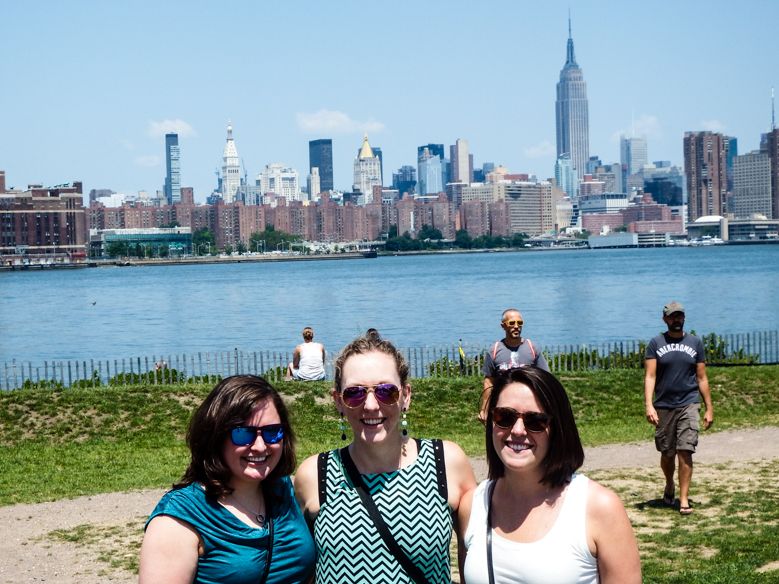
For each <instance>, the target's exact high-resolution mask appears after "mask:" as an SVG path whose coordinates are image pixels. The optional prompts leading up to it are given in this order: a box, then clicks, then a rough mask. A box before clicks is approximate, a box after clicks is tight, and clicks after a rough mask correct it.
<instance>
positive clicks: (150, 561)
mask: <svg viewBox="0 0 779 584" xmlns="http://www.w3.org/2000/svg"><path fill="white" fill-rule="evenodd" d="M199 548H200V537H199V536H198V534H197V532H196V531H195V530H194V529H193V528H192V526H190V525H189V524H187V523H184V522H183V521H180V520H178V519H175V518H174V517H170V516H168V515H158V516H157V517H155V518H154V519H152V520H151V521H150V522H149V525H148V526H147V527H146V533H145V534H144V536H143V544H142V545H141V565H140V569H139V573H138V583H139V584H157V583H159V584H191V582H192V581H193V580H194V579H195V572H196V571H197V560H198V552H199Z"/></svg>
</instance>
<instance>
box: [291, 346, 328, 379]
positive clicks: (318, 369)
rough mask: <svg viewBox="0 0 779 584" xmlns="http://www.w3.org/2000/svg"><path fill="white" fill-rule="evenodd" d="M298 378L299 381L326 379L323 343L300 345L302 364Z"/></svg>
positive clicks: (300, 363)
mask: <svg viewBox="0 0 779 584" xmlns="http://www.w3.org/2000/svg"><path fill="white" fill-rule="evenodd" d="M297 376H298V378H299V379H304V380H314V379H324V377H325V366H324V363H323V362H322V343H314V342H311V343H303V344H302V345H300V362H299V363H298V370H297Z"/></svg>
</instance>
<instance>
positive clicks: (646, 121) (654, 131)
mask: <svg viewBox="0 0 779 584" xmlns="http://www.w3.org/2000/svg"><path fill="white" fill-rule="evenodd" d="M662 135H663V130H662V127H661V126H660V120H659V119H658V118H657V116H653V115H651V114H641V115H640V116H638V118H636V119H635V120H633V122H632V124H631V125H630V126H629V127H627V128H623V129H621V130H617V131H616V132H614V133H613V134H612V135H611V141H612V142H615V143H618V142H619V139H620V138H621V137H622V136H637V137H638V136H641V137H644V138H648V139H652V138H654V139H657V138H660V137H662Z"/></svg>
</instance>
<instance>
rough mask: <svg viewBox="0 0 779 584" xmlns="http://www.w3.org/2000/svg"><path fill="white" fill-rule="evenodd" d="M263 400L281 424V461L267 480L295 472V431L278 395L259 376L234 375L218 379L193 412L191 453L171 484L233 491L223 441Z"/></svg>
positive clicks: (219, 494)
mask: <svg viewBox="0 0 779 584" xmlns="http://www.w3.org/2000/svg"><path fill="white" fill-rule="evenodd" d="M266 400H269V401H270V402H271V403H273V405H274V406H275V407H276V411H277V412H278V413H279V419H280V420H281V425H282V426H284V440H283V441H282V451H281V460H280V461H279V463H278V464H277V465H276V467H275V468H274V469H273V470H272V471H271V472H270V474H269V475H268V478H267V479H266V480H267V481H268V482H275V481H276V480H277V479H280V478H281V477H284V476H287V475H289V474H291V473H292V472H294V470H295V465H296V462H297V461H296V458H295V434H294V432H293V431H292V427H291V426H290V423H289V414H288V413H287V407H286V406H285V405H284V401H283V400H282V399H281V396H280V395H279V393H278V392H277V391H276V390H275V389H274V388H273V386H272V385H271V384H270V383H268V382H267V381H266V380H265V379H263V378H262V377H258V376H256V375H233V376H232V377H226V378H225V379H223V380H222V381H220V382H219V383H218V384H217V385H216V387H214V389H213V390H211V393H209V394H208V397H206V399H205V400H204V401H203V403H202V404H200V406H199V407H198V408H197V410H195V413H194V414H193V415H192V420H191V421H190V423H189V431H188V432H187V445H188V446H189V451H190V455H191V458H190V462H189V466H188V467H187V470H186V471H185V472H184V475H183V476H182V477H181V480H180V481H179V482H178V483H176V484H175V485H173V487H174V488H179V487H183V486H186V485H189V484H191V483H195V482H199V483H201V484H202V485H203V486H204V487H205V489H206V495H207V496H209V497H213V498H219V497H222V496H225V495H229V494H230V493H231V492H232V491H233V489H232V488H231V487H230V478H231V477H232V473H231V471H230V469H229V468H228V467H227V465H226V464H225V461H224V460H223V459H222V451H223V450H224V445H225V440H228V436H229V434H230V431H231V430H232V429H233V428H235V427H236V426H239V425H241V424H243V423H244V421H245V420H246V419H247V418H248V417H249V416H250V415H251V413H252V410H254V408H256V407H257V406H258V405H259V404H261V403H262V402H264V401H266Z"/></svg>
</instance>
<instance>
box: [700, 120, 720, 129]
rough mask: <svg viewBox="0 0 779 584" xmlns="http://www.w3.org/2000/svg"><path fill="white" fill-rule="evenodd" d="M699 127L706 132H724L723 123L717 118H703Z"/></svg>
mask: <svg viewBox="0 0 779 584" xmlns="http://www.w3.org/2000/svg"><path fill="white" fill-rule="evenodd" d="M700 125H701V128H703V129H704V130H705V131H707V132H724V131H725V124H723V123H722V122H720V121H719V120H703V121H702V122H701V124H700Z"/></svg>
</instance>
